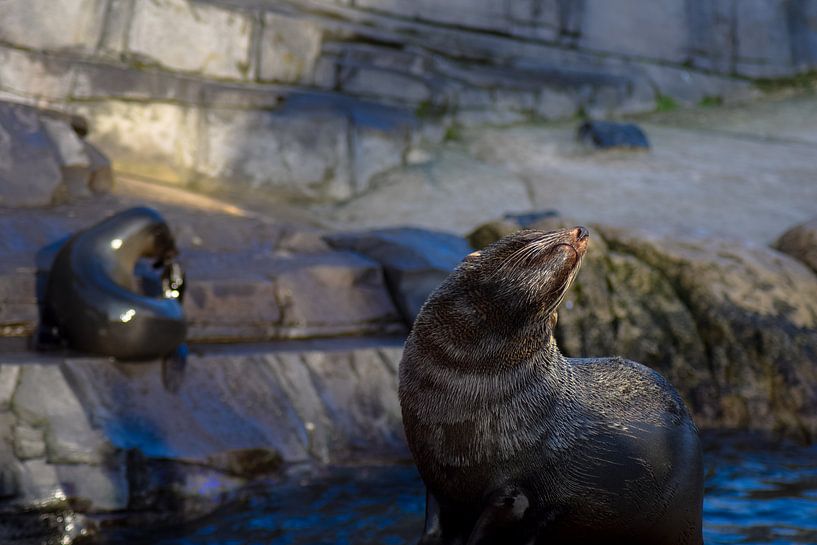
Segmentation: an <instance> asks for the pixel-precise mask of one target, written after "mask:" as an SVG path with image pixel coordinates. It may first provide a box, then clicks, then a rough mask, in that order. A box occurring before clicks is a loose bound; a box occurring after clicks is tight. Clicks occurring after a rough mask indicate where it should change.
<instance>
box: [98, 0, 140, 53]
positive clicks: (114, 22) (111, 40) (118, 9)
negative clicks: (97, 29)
mask: <svg viewBox="0 0 817 545" xmlns="http://www.w3.org/2000/svg"><path fill="white" fill-rule="evenodd" d="M133 4H134V0H110V1H109V2H108V13H107V17H106V19H107V20H106V21H105V26H104V29H103V32H102V36H101V37H100V40H99V52H100V53H101V54H102V55H103V56H109V57H111V58H114V59H116V58H119V56H120V55H122V53H124V52H125V50H126V48H127V39H128V28H129V23H130V17H131V14H132V12H133Z"/></svg>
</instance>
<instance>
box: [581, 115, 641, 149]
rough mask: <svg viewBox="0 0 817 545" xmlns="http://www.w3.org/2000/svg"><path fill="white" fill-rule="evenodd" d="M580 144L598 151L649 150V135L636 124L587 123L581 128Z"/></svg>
mask: <svg viewBox="0 0 817 545" xmlns="http://www.w3.org/2000/svg"><path fill="white" fill-rule="evenodd" d="M577 137H578V139H579V141H580V142H583V143H585V144H587V145H590V146H593V147H595V148H598V149H649V147H650V143H649V141H648V140H647V135H646V134H644V131H643V130H641V128H640V127H639V126H638V125H635V124H634V123H615V122H613V121H585V122H584V123H582V124H581V125H580V126H579V129H578V133H577Z"/></svg>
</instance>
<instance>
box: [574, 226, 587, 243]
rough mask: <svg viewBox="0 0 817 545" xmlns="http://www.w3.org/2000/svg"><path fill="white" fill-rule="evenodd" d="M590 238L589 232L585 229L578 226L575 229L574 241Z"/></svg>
mask: <svg viewBox="0 0 817 545" xmlns="http://www.w3.org/2000/svg"><path fill="white" fill-rule="evenodd" d="M589 236H590V231H588V230H587V227H584V226H581V225H579V226H578V227H576V240H584V239H586V238H587V237H589Z"/></svg>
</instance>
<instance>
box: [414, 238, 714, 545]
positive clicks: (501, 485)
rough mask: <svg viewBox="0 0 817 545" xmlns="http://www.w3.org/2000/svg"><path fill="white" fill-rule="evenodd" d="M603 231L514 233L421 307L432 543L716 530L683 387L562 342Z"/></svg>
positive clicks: (687, 539)
mask: <svg viewBox="0 0 817 545" xmlns="http://www.w3.org/2000/svg"><path fill="white" fill-rule="evenodd" d="M588 240H589V233H588V231H587V229H585V228H584V227H576V228H573V229H563V230H560V231H555V232H552V233H544V232H541V231H531V230H526V231H520V232H517V233H515V234H511V235H509V236H507V237H504V238H502V239H500V240H499V241H497V242H496V243H494V244H493V245H491V246H489V247H487V248H485V249H483V250H482V251H481V252H475V253H473V254H471V255H470V256H468V257H466V258H465V260H464V261H463V262H462V263H461V264H460V265H459V266H458V267H457V268H456V269H455V270H454V272H453V273H452V274H451V275H450V276H449V277H448V278H447V279H446V280H445V281H444V282H443V283H442V285H440V287H439V288H438V289H437V290H436V291H435V292H434V293H433V294H432V295H431V296H430V297H429V299H428V301H427V302H426V303H425V305H424V306H423V308H422V309H421V311H420V313H419V315H418V317H417V320H416V322H415V323H414V327H413V329H412V331H411V333H410V335H409V337H408V339H407V341H406V345H405V350H404V353H403V358H402V361H401V363H400V386H399V392H400V404H401V407H402V412H403V422H404V426H405V431H406V437H407V439H408V444H409V447H410V449H411V452H412V454H413V456H414V459H415V461H416V463H417V468H418V470H419V472H420V475H421V477H422V478H423V481H424V482H425V485H426V490H427V507H426V525H425V531H424V535H423V537H422V539H421V540H420V543H421V544H425V545H429V544H446V545H453V544H463V545H465V544H467V545H476V544H487V543H497V544H499V543H501V544H503V545H513V544H540V545H544V544H548V545H551V544H573V543H575V544H579V543H581V544H585V545H587V544H594V543H595V544H601V543H626V544H629V545H636V544H645V545H646V544H650V545H655V544H662V545H682V544H684V545H686V544H701V543H702V542H703V541H702V534H701V511H702V500H703V465H702V455H701V446H700V442H699V438H698V433H697V430H696V428H695V425H694V423H693V421H692V418H691V417H690V415H689V413H688V411H687V409H686V407H685V406H684V403H683V401H682V399H681V397H680V396H679V395H678V392H677V391H676V390H675V389H674V388H673V387H672V386H671V385H670V384H669V382H667V381H666V380H665V379H664V378H663V377H662V376H661V375H659V374H658V373H657V372H655V371H653V370H652V369H649V368H648V367H645V366H643V365H641V364H638V363H635V362H632V361H627V360H625V359H622V358H588V359H573V358H565V357H564V356H562V354H561V353H560V352H559V349H558V347H557V346H556V342H555V340H554V337H553V330H554V327H555V324H556V309H557V307H558V306H559V304H560V303H561V301H562V299H564V297H565V294H566V292H567V290H568V288H569V287H570V284H571V282H572V281H573V279H574V277H575V276H576V274H577V272H578V270H579V267H580V265H581V262H582V257H583V256H584V254H585V252H586V249H587V244H588Z"/></svg>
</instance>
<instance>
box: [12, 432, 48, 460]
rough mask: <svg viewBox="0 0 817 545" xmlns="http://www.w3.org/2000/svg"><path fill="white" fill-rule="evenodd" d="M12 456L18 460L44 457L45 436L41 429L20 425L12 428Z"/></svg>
mask: <svg viewBox="0 0 817 545" xmlns="http://www.w3.org/2000/svg"><path fill="white" fill-rule="evenodd" d="M14 455H15V456H16V457H17V459H18V460H28V459H31V458H44V457H45V434H44V433H43V430H42V429H37V428H33V427H31V426H29V425H27V424H21V425H18V426H16V427H15V428H14Z"/></svg>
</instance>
